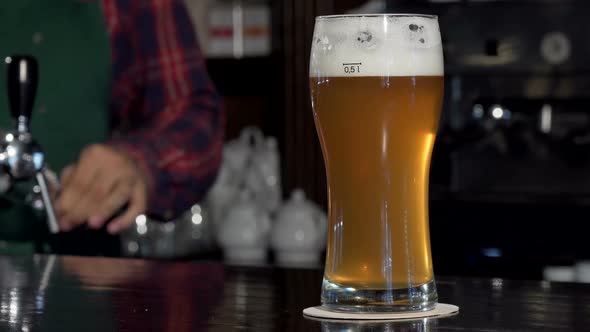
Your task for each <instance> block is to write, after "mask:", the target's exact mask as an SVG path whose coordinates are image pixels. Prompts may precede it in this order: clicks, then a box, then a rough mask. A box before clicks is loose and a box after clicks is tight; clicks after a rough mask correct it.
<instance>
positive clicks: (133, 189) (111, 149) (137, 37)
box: [56, 0, 224, 233]
mask: <svg viewBox="0 0 590 332" xmlns="http://www.w3.org/2000/svg"><path fill="white" fill-rule="evenodd" d="M103 10H104V12H105V18H106V23H107V26H108V29H109V34H110V40H111V45H112V52H113V55H112V58H113V67H112V72H113V73H112V75H113V81H112V96H111V98H112V100H111V105H110V110H109V111H110V115H111V122H112V125H113V129H114V131H115V133H116V134H115V135H114V137H113V139H112V141H110V142H108V143H105V144H98V145H92V146H88V147H86V148H85V150H84V151H83V152H82V153H81V154H80V157H79V160H78V161H77V162H76V163H75V164H73V165H70V166H69V167H67V168H66V169H64V171H63V173H62V191H61V194H60V195H59V197H58V200H57V202H56V208H57V212H58V218H59V223H60V227H61V229H62V230H63V231H67V230H71V229H73V228H75V227H77V226H79V225H81V224H84V223H88V226H89V227H90V228H100V227H102V226H103V225H104V224H105V223H106V222H107V221H108V220H109V219H110V218H111V217H113V215H114V214H115V213H117V211H119V210H120V209H121V208H123V207H125V210H124V211H123V212H122V213H120V214H119V215H117V216H116V217H115V218H114V219H113V220H112V221H110V222H109V224H108V226H107V230H108V231H109V232H110V233H118V232H119V231H121V230H123V229H125V228H126V227H128V226H129V225H131V224H132V222H133V221H134V219H135V217H136V216H137V215H139V214H142V213H150V214H154V215H157V216H161V217H165V218H171V217H174V216H175V215H177V214H179V213H180V212H182V211H184V210H185V209H187V208H188V207H189V206H190V204H192V203H194V202H197V201H199V200H200V199H201V198H203V196H204V195H205V193H206V191H207V189H208V187H209V186H210V185H211V184H212V183H213V181H214V179H215V175H216V171H217V168H218V166H219V163H220V160H221V146H222V141H223V137H222V136H223V121H224V118H223V114H222V112H221V110H220V107H219V98H218V96H217V95H216V93H215V90H214V88H213V86H212V84H211V82H210V80H209V77H208V75H207V73H206V70H205V65H204V60H203V58H202V56H201V52H200V50H199V47H198V44H197V41H196V38H195V34H194V29H193V26H192V24H191V21H190V19H189V16H188V14H187V12H186V9H185V7H184V5H183V3H182V1H180V0H161V1H153V2H145V1H143V0H136V1H121V0H103Z"/></svg>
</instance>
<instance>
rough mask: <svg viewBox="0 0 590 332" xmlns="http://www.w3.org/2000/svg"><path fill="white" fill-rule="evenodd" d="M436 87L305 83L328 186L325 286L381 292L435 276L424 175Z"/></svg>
mask: <svg viewBox="0 0 590 332" xmlns="http://www.w3.org/2000/svg"><path fill="white" fill-rule="evenodd" d="M442 84H443V81H442V78H441V77H437V76H418V77H354V78H347V77H330V78H325V79H321V80H320V79H318V78H313V79H312V80H311V86H312V94H313V96H314V110H315V111H314V115H315V119H316V124H317V129H318V132H319V135H320V139H321V141H322V146H323V152H324V159H325V162H326V173H327V176H328V183H329V189H328V192H329V195H330V210H329V214H330V218H329V220H330V227H329V228H328V229H330V230H332V232H330V233H328V237H329V239H328V243H330V246H329V247H328V251H327V259H326V268H325V270H326V278H327V279H329V280H330V281H331V282H333V283H336V284H346V285H348V286H349V287H357V288H358V287H360V288H373V289H380V288H407V287H416V286H419V285H422V284H425V283H427V282H429V281H431V280H432V279H433V275H432V262H431V260H430V241H429V238H428V214H427V207H428V171H429V165H430V153H431V151H432V144H433V143H434V136H435V132H436V128H437V124H438V118H439V109H440V103H441V99H442V93H441V92H442V88H441V87H442ZM319 96H321V98H320V97H319ZM340 222H342V225H339V223H340ZM336 229H338V230H337V231H336ZM334 237H337V238H334ZM337 251H338V252H337ZM384 262H388V263H387V264H386V265H385V266H384V265H383V264H384Z"/></svg>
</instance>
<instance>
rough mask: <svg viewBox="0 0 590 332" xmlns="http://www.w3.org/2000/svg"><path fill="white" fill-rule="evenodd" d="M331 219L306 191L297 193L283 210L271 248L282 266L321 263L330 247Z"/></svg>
mask: <svg viewBox="0 0 590 332" xmlns="http://www.w3.org/2000/svg"><path fill="white" fill-rule="evenodd" d="M326 227H327V218H326V215H325V213H324V212H323V211H322V210H321V209H320V208H319V207H318V206H317V205H315V204H314V203H312V202H310V201H308V200H307V199H306V198H305V194H304V192H303V191H302V190H300V189H297V190H294V191H293V193H292V194H291V198H290V199H289V201H287V202H286V203H285V204H284V205H283V207H282V208H281V209H280V210H279V212H278V215H277V221H276V222H275V224H274V225H273V228H272V234H271V246H272V248H273V249H274V251H275V258H276V261H277V263H278V264H279V265H282V266H296V267H305V266H313V265H315V264H317V263H319V259H320V254H321V252H322V251H323V250H324V248H325V244H326Z"/></svg>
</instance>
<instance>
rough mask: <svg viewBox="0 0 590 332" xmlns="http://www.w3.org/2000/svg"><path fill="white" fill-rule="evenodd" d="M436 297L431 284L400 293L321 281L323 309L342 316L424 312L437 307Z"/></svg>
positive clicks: (403, 289) (325, 280)
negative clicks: (340, 313) (349, 313)
mask: <svg viewBox="0 0 590 332" xmlns="http://www.w3.org/2000/svg"><path fill="white" fill-rule="evenodd" d="M437 301H438V295H437V293H436V285H435V283H434V280H432V281H430V282H428V283H425V284H423V285H420V286H417V287H411V288H400V289H355V288H352V287H344V286H341V285H337V284H334V283H331V282H330V281H328V280H327V279H326V278H324V281H323V285H322V306H323V307H324V308H326V309H328V310H332V311H341V312H359V313H362V312H368V313H370V312H403V311H426V310H432V309H434V307H435V306H436V303H437Z"/></svg>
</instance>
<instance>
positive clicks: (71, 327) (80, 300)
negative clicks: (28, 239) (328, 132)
mask: <svg viewBox="0 0 590 332" xmlns="http://www.w3.org/2000/svg"><path fill="white" fill-rule="evenodd" d="M321 278H322V271H321V270H315V269H282V268H276V267H237V266H226V265H223V264H221V263H218V262H158V261H149V260H132V259H111V258H93V257H73V256H40V255H37V256H11V257H9V256H0V331H24V332H30V331H171V332H172V331H174V332H181V331H422V332H423V331H429V332H430V331H473V332H478V331H480V332H493V331H503V332H512V331H589V330H590V285H584V284H566V283H548V282H540V281H510V280H503V279H467V278H449V277H446V278H442V277H441V278H438V279H437V286H438V291H439V296H440V300H441V302H446V303H452V304H456V305H458V306H459V307H460V308H461V309H460V313H459V314H458V315H456V316H453V317H449V318H444V319H424V320H418V321H406V322H395V323H393V322H356V323H355V322H346V321H323V322H321V321H316V320H311V319H308V318H305V317H304V316H303V315H302V310H303V309H304V308H306V307H309V306H314V305H318V302H319V293H320V284H321Z"/></svg>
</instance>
